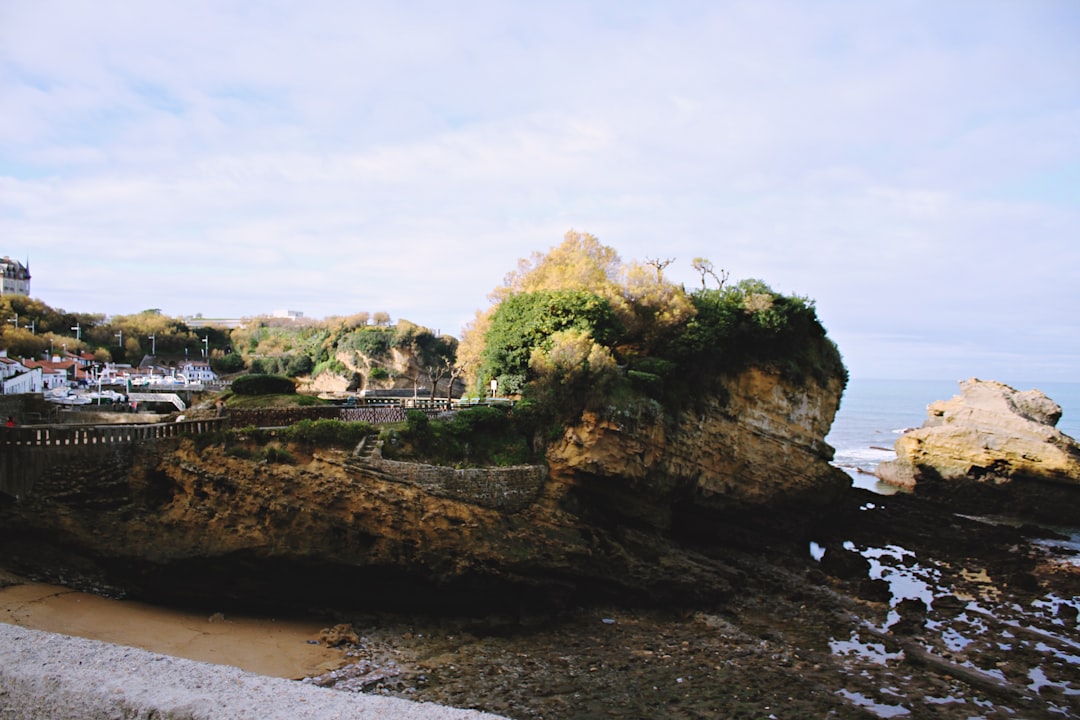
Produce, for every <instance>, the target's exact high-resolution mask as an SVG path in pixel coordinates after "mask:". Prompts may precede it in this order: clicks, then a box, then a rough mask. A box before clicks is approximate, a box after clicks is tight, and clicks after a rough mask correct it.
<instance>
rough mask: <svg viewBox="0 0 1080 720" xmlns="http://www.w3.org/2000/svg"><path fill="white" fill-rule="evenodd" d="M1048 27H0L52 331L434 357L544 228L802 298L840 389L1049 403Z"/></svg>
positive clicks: (606, 7)
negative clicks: (373, 332)
mask: <svg viewBox="0 0 1080 720" xmlns="http://www.w3.org/2000/svg"><path fill="white" fill-rule="evenodd" d="M1077 68H1080V3H1076V2H1074V1H1073V0H1057V1H1055V0H1024V1H1023V2H1015V1H1013V0H997V1H995V0H978V1H971V2H967V1H964V0H947V1H946V2H941V1H940V0H935V1H934V2H918V1H911V2H890V1H888V0H883V1H882V2H855V1H849V2H829V1H828V0H822V1H820V2H802V1H791V2H770V1H769V0H752V1H748V2H720V1H714V2H677V1H672V0H667V1H665V2H588V1H578V2H548V3H516V2H460V3H443V2H430V3H428V2H394V3H389V2H387V3H369V2H348V1H344V0H340V1H339V0H324V1H318V0H315V1H313V2H305V3H285V2H227V1H218V0H214V1H207V2H200V1H198V0H193V1H188V2H183V3H164V2H142V1H139V2H123V1H117V2H108V3H94V2H74V1H71V2H67V1H57V2H53V1H50V0H36V1H35V2H8V3H2V4H0V108H3V111H2V112H0V254H8V255H11V256H13V257H16V258H19V259H24V258H26V257H29V259H30V263H31V270H32V272H33V286H32V291H33V292H32V294H33V295H34V296H35V297H38V298H40V299H42V300H44V301H45V302H47V303H49V304H50V305H52V306H54V307H60V308H64V309H67V310H73V311H80V312H105V313H109V314H126V313H133V312H138V311H140V310H143V309H145V308H151V307H156V308H161V309H162V310H163V311H164V312H166V313H168V314H170V315H179V316H182V315H192V314H195V313H202V314H204V315H206V316H216V317H221V316H244V315H255V314H262V313H269V312H272V311H274V310H277V309H286V308H287V309H293V310H299V311H302V312H304V313H305V314H306V315H309V316H313V317H325V316H328V315H347V314H351V313H354V312H358V311H365V310H366V311H369V312H375V311H379V310H383V311H386V312H388V313H390V314H391V316H392V317H394V318H395V319H396V318H407V319H409V320H412V321H414V322H417V323H420V324H424V325H428V326H430V327H432V328H436V329H440V330H442V331H444V332H447V333H451V334H455V335H456V334H459V333H460V330H461V328H462V327H463V326H464V325H465V323H467V322H468V321H469V320H470V319H471V318H472V316H473V314H474V312H475V311H476V310H477V309H480V308H483V307H486V305H487V303H488V301H487V294H488V293H489V292H490V291H491V289H492V288H493V287H495V286H496V285H498V284H499V283H500V282H501V280H502V278H503V275H504V274H505V273H506V272H507V271H509V270H511V269H513V268H514V267H515V265H516V262H517V259H518V258H521V257H525V256H527V255H529V254H530V253H531V252H533V251H535V250H546V249H547V248H549V247H551V246H553V245H556V244H558V243H559V242H560V240H561V238H562V236H563V234H564V233H565V232H566V231H567V230H569V229H575V230H580V231H586V232H590V233H593V234H594V235H597V236H598V237H599V238H600V239H601V241H603V242H604V243H606V244H608V245H611V246H613V247H615V248H616V249H617V250H618V251H619V253H620V254H621V256H622V257H623V258H624V259H642V260H643V259H645V258H647V257H664V258H675V260H676V262H675V263H674V264H673V265H672V266H670V267H669V268H668V271H667V273H668V276H669V277H671V278H673V279H676V280H681V281H683V282H686V283H687V284H688V285H691V284H696V283H697V282H698V280H697V276H696V274H695V273H694V272H693V270H692V269H691V267H690V261H691V260H692V259H693V258H694V257H697V256H705V257H708V258H709V259H711V260H712V261H713V262H714V264H715V265H716V266H717V267H721V268H724V269H726V270H728V271H729V272H730V273H731V277H732V278H733V279H738V278H748V277H757V278H761V279H764V280H765V281H766V282H768V283H769V284H770V285H771V286H772V287H773V288H774V289H777V290H780V291H783V292H790V293H797V294H800V295H807V296H810V297H812V298H814V299H815V300H816V302H817V307H818V312H819V315H820V316H821V318H822V320H823V322H824V323H825V325H826V327H827V328H828V330H829V333H830V335H831V336H832V337H833V338H834V339H835V340H836V342H837V343H838V344H839V346H840V349H841V352H842V353H843V354H844V358H845V361H846V363H847V364H848V366H849V368H850V370H851V372H852V375H853V377H856V378H858V377H906V378H934V379H961V378H966V377H971V376H979V377H986V378H993V379H999V380H1003V381H1006V382H1016V383H1020V382H1027V381H1039V380H1044V381H1049V380H1056V381H1080V320H1078V319H1077V309H1078V308H1080V72H1077Z"/></svg>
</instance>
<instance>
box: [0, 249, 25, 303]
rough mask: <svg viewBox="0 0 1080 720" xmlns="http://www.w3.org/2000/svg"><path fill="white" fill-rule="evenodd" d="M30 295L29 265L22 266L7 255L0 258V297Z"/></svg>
mask: <svg viewBox="0 0 1080 720" xmlns="http://www.w3.org/2000/svg"><path fill="white" fill-rule="evenodd" d="M29 294H30V263H29V261H27V264H26V265H23V264H22V263H21V262H19V261H18V260H12V259H11V258H9V257H8V256H7V255H5V256H4V257H3V258H0V295H29Z"/></svg>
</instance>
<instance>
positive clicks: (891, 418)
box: [826, 379, 1080, 495]
mask: <svg viewBox="0 0 1080 720" xmlns="http://www.w3.org/2000/svg"><path fill="white" fill-rule="evenodd" d="M1007 384H1008V385H1009V387H1012V388H1015V389H1016V390H1032V389H1037V390H1041V391H1042V392H1044V393H1045V394H1046V395H1047V396H1048V397H1049V398H1050V399H1051V400H1053V401H1054V402H1056V403H1057V404H1058V405H1060V406H1061V410H1062V415H1061V420H1059V421H1058V424H1057V427H1058V429H1059V430H1061V431H1062V432H1063V433H1065V434H1066V435H1069V436H1070V437H1073V438H1077V439H1080V382H1077V383H1065V382H1048V383H1037V382H1032V383H1007ZM959 394H960V383H959V381H957V380H880V379H877V380H871V379H861V380H860V379H851V380H849V381H848V386H847V389H846V390H845V391H844V396H843V398H842V399H841V401H840V410H839V411H838V412H837V414H836V419H835V420H834V421H833V426H832V430H831V431H830V432H829V435H828V436H827V437H826V442H828V443H829V444H830V445H832V446H833V447H834V448H835V449H836V455H835V456H834V459H833V463H834V464H835V465H836V466H838V467H840V468H841V469H843V470H844V471H845V472H847V473H848V474H849V475H850V476H851V478H852V485H855V486H856V487H861V488H865V489H867V490H871V491H873V492H877V493H881V494H884V495H888V494H891V493H894V492H896V490H895V488H891V487H890V486H888V485H884V484H882V483H880V482H878V480H877V478H876V477H874V475H873V474H872V473H873V472H874V470H875V469H876V468H877V466H878V463H881V462H885V461H886V460H893V459H895V458H896V453H895V452H894V451H893V446H894V444H895V443H896V439H897V438H898V437H900V435H901V433H903V432H904V431H905V430H907V429H910V428H917V427H921V426H922V424H923V422H924V421H925V420H926V417H927V416H926V408H927V406H928V405H929V404H930V403H932V402H934V401H935V400H948V399H949V398H951V397H953V396H955V395H959Z"/></svg>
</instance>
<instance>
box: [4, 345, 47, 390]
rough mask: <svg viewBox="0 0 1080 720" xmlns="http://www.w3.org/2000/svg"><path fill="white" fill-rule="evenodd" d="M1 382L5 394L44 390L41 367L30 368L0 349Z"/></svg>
mask: <svg viewBox="0 0 1080 720" xmlns="http://www.w3.org/2000/svg"><path fill="white" fill-rule="evenodd" d="M0 383H2V387H3V392H4V394H5V395H16V394H20V393H39V392H41V391H42V374H41V368H29V367H27V366H26V365H24V364H23V363H21V362H19V361H18V360H15V359H14V358H9V357H8V356H7V350H0Z"/></svg>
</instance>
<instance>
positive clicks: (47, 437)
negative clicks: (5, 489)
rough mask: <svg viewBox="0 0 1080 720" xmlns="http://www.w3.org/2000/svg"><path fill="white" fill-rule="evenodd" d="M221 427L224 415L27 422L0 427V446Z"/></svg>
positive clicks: (127, 439)
mask: <svg viewBox="0 0 1080 720" xmlns="http://www.w3.org/2000/svg"><path fill="white" fill-rule="evenodd" d="M224 428H225V419H224V418H208V419H205V420H181V421H180V422H171V423H153V424H148V425H137V424H126V425H74V426H65V425H30V426H25V427H14V428H8V427H4V428H0V447H61V446H72V445H83V446H87V445H110V444H116V443H131V442H139V441H144V440H156V439H159V438H170V437H179V436H181V435H198V434H201V433H207V432H217V431H219V430H222V429H224Z"/></svg>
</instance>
